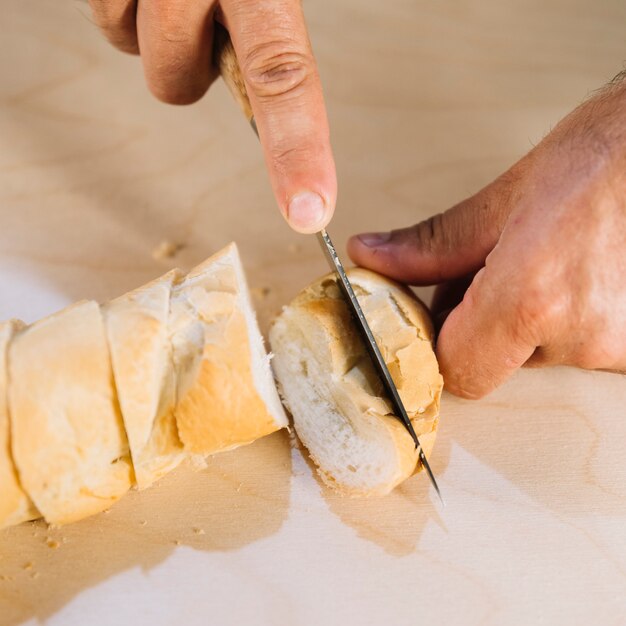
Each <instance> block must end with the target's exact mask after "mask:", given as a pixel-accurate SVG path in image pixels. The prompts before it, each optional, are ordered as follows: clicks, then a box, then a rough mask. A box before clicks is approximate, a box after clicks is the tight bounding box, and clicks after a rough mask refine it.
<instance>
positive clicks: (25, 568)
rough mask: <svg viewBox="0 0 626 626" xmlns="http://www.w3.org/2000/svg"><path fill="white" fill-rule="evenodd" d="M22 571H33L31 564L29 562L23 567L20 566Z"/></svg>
mask: <svg viewBox="0 0 626 626" xmlns="http://www.w3.org/2000/svg"><path fill="white" fill-rule="evenodd" d="M22 569H24V570H27V571H28V570H31V569H33V564H32V563H31V562H28V563H26V564H25V565H23V566H22Z"/></svg>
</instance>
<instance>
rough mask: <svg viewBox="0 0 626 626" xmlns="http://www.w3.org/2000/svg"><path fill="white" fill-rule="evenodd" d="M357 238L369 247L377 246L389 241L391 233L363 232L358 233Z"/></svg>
mask: <svg viewBox="0 0 626 626" xmlns="http://www.w3.org/2000/svg"><path fill="white" fill-rule="evenodd" d="M357 239H358V240H359V241H360V242H361V243H362V244H364V245H366V246H367V247H368V248H376V246H382V245H383V244H384V243H387V242H388V241H389V240H390V239H391V233H363V234H362V235H357Z"/></svg>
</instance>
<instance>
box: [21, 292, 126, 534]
mask: <svg viewBox="0 0 626 626" xmlns="http://www.w3.org/2000/svg"><path fill="white" fill-rule="evenodd" d="M9 371H10V381H11V383H10V387H9V409H10V412H11V416H12V443H13V454H14V458H15V463H16V465H17V468H18V471H19V475H20V479H21V482H22V485H23V487H24V489H25V490H26V491H27V492H28V494H29V495H30V497H31V498H32V499H33V501H34V502H35V505H36V506H37V508H38V509H39V511H41V513H42V514H43V516H44V517H45V519H46V521H48V522H49V523H53V524H67V523H70V522H73V521H76V520H79V519H82V518H84V517H88V516H89V515H93V514H95V513H98V512H100V511H104V510H105V509H107V508H109V507H110V506H111V505H112V504H113V503H114V502H116V501H117V500H118V499H119V498H121V497H122V496H123V495H124V494H125V493H126V492H127V491H128V489H129V488H130V486H131V484H132V479H133V472H132V466H131V462H130V455H129V450H128V440H127V438H126V432H125V430H124V425H123V422H122V416H121V413H120V409H119V405H118V402H117V395H116V391H115V386H114V384H113V372H112V370H111V363H110V358H109V349H108V345H107V341H106V335H105V330H104V323H103V320H102V316H101V313H100V307H99V306H98V304H97V303H96V302H92V301H85V302H79V303H77V304H74V305H72V306H70V307H68V308H66V309H64V310H63V311H60V312H59V313H56V314H54V315H51V316H50V317H47V318H45V319H43V320H40V321H39V322H36V323H35V324H33V325H32V326H29V327H28V328H26V329H24V330H22V331H21V332H19V333H18V334H16V335H15V337H14V338H13V341H12V343H11V346H10V349H9Z"/></svg>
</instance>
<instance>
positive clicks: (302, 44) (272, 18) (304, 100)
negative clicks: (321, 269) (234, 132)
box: [89, 0, 337, 233]
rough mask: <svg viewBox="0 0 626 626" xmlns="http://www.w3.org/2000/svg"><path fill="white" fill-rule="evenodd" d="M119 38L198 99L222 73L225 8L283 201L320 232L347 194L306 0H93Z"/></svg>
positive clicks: (181, 94) (168, 92)
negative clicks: (218, 64)
mask: <svg viewBox="0 0 626 626" xmlns="http://www.w3.org/2000/svg"><path fill="white" fill-rule="evenodd" d="M89 4H90V5H91V7H92V10H93V13H94V17H95V20H96V23H97V24H98V26H99V27H100V28H101V30H102V31H103V33H104V35H105V36H106V37H107V39H108V40H109V41H110V42H111V43H112V44H113V45H114V46H116V47H117V48H119V49H120V50H123V51H124V52H129V53H131V54H141V58H142V60H143V65H144V72H145V76H146V81H147V83H148V87H149V88H150V90H151V91H152V93H153V94H154V95H155V96H156V97H157V98H159V100H162V101H164V102H168V103H171V104H190V103H192V102H195V101H196V100H198V99H199V98H201V97H202V96H203V95H204V93H205V92H206V91H207V89H208V88H209V86H210V85H211V83H212V82H213V81H214V80H215V78H216V72H215V69H214V68H213V65H212V62H211V61H212V59H211V55H212V49H213V25H214V19H215V16H216V12H219V19H220V21H223V22H224V24H225V26H226V27H227V28H228V30H229V32H230V36H231V38H232V41H233V45H234V48H235V51H236V53H237V57H238V59H239V64H240V66H241V69H242V72H243V75H244V80H245V82H246V87H247V90H248V95H249V97H250V102H251V104H252V109H253V111H254V116H255V120H256V124H257V128H258V130H259V136H260V139H261V144H262V145H263V152H264V154H265V162H266V165H267V169H268V171H269V175H270V180H271V183H272V187H273V189H274V194H275V196H276V200H277V202H278V206H279V208H280V210H281V212H282V214H283V216H284V217H285V219H286V220H287V222H288V223H289V225H290V226H291V227H292V228H293V229H295V230H297V231H298V232H302V233H313V232H316V231H318V230H320V229H321V228H323V227H325V226H326V225H327V224H328V222H329V221H330V219H331V217H332V214H333V211H334V207H335V201H336V197H337V180H336V173H335V164H334V160H333V155H332V150H331V146H330V139H329V131H328V120H327V116H326V109H325V105H324V97H323V94H322V86H321V83H320V78H319V75H318V72H317V67H316V64H315V59H314V58H313V52H312V50H311V44H310V42H309V38H308V34H307V31H306V26H305V23H304V16H303V13H302V7H301V5H300V1H299V0H221V2H220V3H219V7H218V2H217V0H89Z"/></svg>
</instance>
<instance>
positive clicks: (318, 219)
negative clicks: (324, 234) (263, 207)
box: [287, 191, 326, 232]
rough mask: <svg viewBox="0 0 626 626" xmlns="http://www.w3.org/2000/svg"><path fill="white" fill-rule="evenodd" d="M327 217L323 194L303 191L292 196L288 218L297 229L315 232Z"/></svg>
mask: <svg viewBox="0 0 626 626" xmlns="http://www.w3.org/2000/svg"><path fill="white" fill-rule="evenodd" d="M325 217H326V203H325V202H324V199H323V198H322V196H320V195H319V194H317V193H314V192H312V191H301V192H300V193H297V194H296V195H295V196H292V198H291V200H290V201H289V207H288V209H287V219H288V220H289V223H290V224H291V226H293V227H294V228H295V229H297V230H302V231H307V232H315V230H319V229H320V228H321V227H322V225H323V222H324V218H325Z"/></svg>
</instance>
